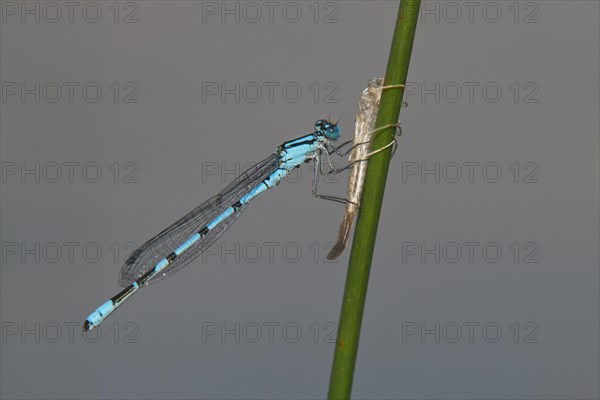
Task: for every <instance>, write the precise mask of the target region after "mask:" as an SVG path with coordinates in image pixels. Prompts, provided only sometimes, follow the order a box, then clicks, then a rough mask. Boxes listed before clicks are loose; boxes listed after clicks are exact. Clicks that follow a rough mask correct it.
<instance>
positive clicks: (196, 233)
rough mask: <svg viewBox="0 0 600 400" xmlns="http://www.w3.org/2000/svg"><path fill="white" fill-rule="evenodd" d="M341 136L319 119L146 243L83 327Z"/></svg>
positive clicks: (193, 253) (192, 253)
mask: <svg viewBox="0 0 600 400" xmlns="http://www.w3.org/2000/svg"><path fill="white" fill-rule="evenodd" d="M338 137H339V128H338V126H337V125H336V124H335V123H332V122H330V121H327V120H318V121H317V122H316V123H315V130H314V132H312V133H309V134H307V135H304V136H301V137H299V138H296V139H293V140H290V141H287V142H285V143H283V144H282V145H280V146H279V147H277V148H276V149H275V152H274V153H273V154H271V155H270V156H269V157H267V158H266V159H265V160H263V161H261V162H260V163H258V164H257V165H255V166H253V167H251V168H249V169H248V170H246V171H245V172H244V173H242V174H241V175H240V176H239V177H238V178H236V180H235V181H234V182H232V183H231V184H230V185H229V186H227V187H226V188H225V189H224V190H223V191H222V192H220V193H219V194H217V195H216V196H214V197H212V198H211V199H209V200H207V201H206V202H204V203H202V204H201V205H199V206H198V207H196V208H195V209H194V210H192V211H191V212H189V213H188V214H186V215H185V216H183V217H182V218H180V219H179V220H177V221H176V222H175V223H173V224H172V225H170V226H169V227H168V228H166V229H164V230H163V231H162V232H161V233H159V234H158V235H156V236H155V237H153V238H152V239H150V240H148V241H147V242H146V243H144V244H143V245H142V246H140V247H139V248H138V249H137V250H135V251H134V252H133V253H132V254H131V255H130V256H129V257H128V258H127V260H126V261H125V265H124V266H123V268H122V269H121V272H120V274H119V283H120V284H121V286H124V287H125V289H124V290H123V291H121V292H120V293H118V294H117V295H115V296H114V297H112V298H111V299H110V300H108V301H106V302H105V303H104V304H102V305H101V306H100V307H98V308H97V309H96V310H95V311H94V312H93V313H91V314H90V315H89V316H88V317H87V319H86V320H85V322H84V324H83V330H84V331H88V330H90V329H92V328H94V327H96V326H98V325H99V324H100V323H101V322H102V321H103V320H104V319H105V318H106V317H107V316H108V315H110V314H111V313H112V312H113V311H114V310H116V309H117V307H119V306H120V305H121V304H123V302H124V301H125V300H127V299H128V298H129V297H131V296H132V295H133V294H134V293H136V292H137V291H139V290H140V289H141V288H142V287H143V286H145V285H148V284H152V283H155V282H158V281H160V280H161V279H163V278H165V277H167V276H169V275H171V274H173V273H175V272H177V271H179V270H180V269H181V268H183V267H184V266H185V265H187V264H188V263H190V262H191V261H192V260H194V259H195V258H196V257H198V256H199V255H200V254H201V253H202V252H203V251H204V250H205V249H206V248H207V247H208V246H210V245H211V244H212V243H214V241H216V240H217V239H218V238H219V237H220V236H221V235H222V234H223V233H225V231H226V230H227V229H228V228H229V227H230V226H231V225H232V224H233V222H235V220H236V219H237V217H239V215H240V214H241V213H242V212H243V211H244V209H245V208H246V206H247V205H248V204H249V203H250V201H251V200H252V199H254V198H255V197H256V196H258V195H260V194H261V193H262V192H264V191H266V190H268V189H272V188H273V187H275V186H276V185H277V184H278V183H279V182H281V180H282V179H283V178H285V176H286V175H287V174H288V173H289V172H290V171H291V170H292V169H294V168H296V167H298V166H300V165H301V164H302V163H304V162H307V161H311V160H316V159H317V158H318V154H319V153H320V152H321V151H323V150H327V148H328V146H330V144H329V141H330V140H336V139H337V138H338Z"/></svg>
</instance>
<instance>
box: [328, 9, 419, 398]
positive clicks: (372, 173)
mask: <svg viewBox="0 0 600 400" xmlns="http://www.w3.org/2000/svg"><path fill="white" fill-rule="evenodd" d="M419 7H420V0H402V1H401V3H400V7H399V10H398V17H397V20H396V28H395V31H394V37H393V40H392V47H391V50H390V55H389V59H388V65H387V70H386V74H385V83H384V85H386V86H387V85H397V84H404V83H405V82H406V75H407V73H408V65H409V62H410V55H411V51H412V46H413V40H414V37H415V30H416V27H417V19H418V14H419ZM403 94H404V90H402V89H388V90H384V91H383V94H382V96H381V103H380V106H379V113H378V116H377V122H376V124H375V128H376V129H377V128H379V127H382V126H384V125H387V124H394V123H396V122H397V121H398V117H399V115H400V106H401V103H402V96H403ZM394 134H395V129H394V128H389V129H388V130H386V131H384V132H382V133H381V134H378V135H376V137H375V139H374V140H373V144H372V149H373V150H377V149H379V148H382V147H383V146H385V145H386V144H388V143H389V142H390V140H392V139H393V137H394ZM391 153H392V150H391V148H389V149H387V150H384V151H382V152H380V153H378V154H376V155H374V156H373V157H372V158H371V159H370V161H369V167H368V169H367V175H366V180H365V188H364V192H363V197H362V201H361V203H362V204H361V206H362V208H361V210H360V213H359V215H358V220H357V223H356V230H355V232H354V240H353V242H352V252H351V253H350V262H349V265H348V275H347V277H346V287H345V289H344V297H343V303H342V311H341V315H340V322H339V328H338V337H337V342H336V348H335V354H334V358H333V367H332V370H331V380H330V382H329V399H331V400H333V399H349V398H350V394H351V391H352V378H353V375H354V366H355V364H356V354H357V351H358V342H359V338H360V328H361V323H362V316H363V311H364V306H365V299H366V297H367V286H368V282H369V272H370V270H371V261H372V259H373V250H374V248H375V238H376V235H377V225H378V224H379V215H380V213H381V205H382V203H383V194H384V191H385V182H386V178H387V174H388V169H389V164H390V159H391Z"/></svg>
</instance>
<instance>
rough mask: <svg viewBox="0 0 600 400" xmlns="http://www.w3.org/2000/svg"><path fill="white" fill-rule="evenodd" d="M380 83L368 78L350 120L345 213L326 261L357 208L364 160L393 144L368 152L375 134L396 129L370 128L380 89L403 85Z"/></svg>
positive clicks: (339, 248)
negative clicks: (352, 128) (351, 122)
mask: <svg viewBox="0 0 600 400" xmlns="http://www.w3.org/2000/svg"><path fill="white" fill-rule="evenodd" d="M382 85H383V78H373V79H369V83H368V86H367V88H366V89H365V90H364V91H363V94H362V96H361V98H360V101H359V102H358V109H357V111H356V119H355V122H354V140H353V146H352V148H351V150H350V155H349V156H348V161H349V164H348V168H350V173H349V175H348V188H347V192H346V200H347V202H346V212H345V214H344V217H343V219H342V222H341V223H340V227H339V229H338V236H337V239H336V242H335V244H334V245H333V247H332V249H331V250H330V251H329V254H327V257H326V258H327V259H328V260H335V259H336V258H338V257H339V256H340V255H341V254H342V253H343V251H344V249H345V248H346V243H347V242H348V237H349V236H350V229H351V228H352V224H353V222H354V217H355V216H356V214H357V213H358V210H359V208H360V202H361V197H362V192H363V188H364V183H365V177H366V175H367V165H368V163H367V160H368V159H369V158H370V157H371V156H372V155H374V154H377V153H379V152H380V151H382V150H385V149H387V148H388V147H390V146H392V145H393V144H394V143H395V139H394V140H392V141H391V142H390V143H389V144H388V145H386V146H384V147H382V148H380V149H378V150H375V151H373V152H370V151H371V142H372V140H373V137H374V136H375V134H377V133H379V132H381V131H382V130H384V129H387V128H390V127H394V126H396V127H398V128H399V125H398V124H391V125H385V126H383V127H381V128H378V129H373V128H374V127H375V120H376V119H377V112H378V110H379V101H380V100H381V92H382V90H383V89H389V88H404V85H389V86H382Z"/></svg>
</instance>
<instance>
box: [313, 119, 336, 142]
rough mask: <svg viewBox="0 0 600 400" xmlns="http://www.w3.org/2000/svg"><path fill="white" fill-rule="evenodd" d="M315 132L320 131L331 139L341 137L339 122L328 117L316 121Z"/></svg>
mask: <svg viewBox="0 0 600 400" xmlns="http://www.w3.org/2000/svg"><path fill="white" fill-rule="evenodd" d="M315 132H320V133H322V134H323V135H325V137H326V138H327V139H329V140H336V139H337V138H339V137H340V128H338V126H337V122H335V123H334V122H331V121H328V120H326V119H320V120H318V121H317V122H315Z"/></svg>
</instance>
